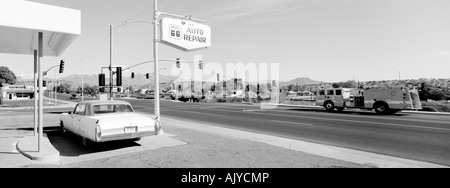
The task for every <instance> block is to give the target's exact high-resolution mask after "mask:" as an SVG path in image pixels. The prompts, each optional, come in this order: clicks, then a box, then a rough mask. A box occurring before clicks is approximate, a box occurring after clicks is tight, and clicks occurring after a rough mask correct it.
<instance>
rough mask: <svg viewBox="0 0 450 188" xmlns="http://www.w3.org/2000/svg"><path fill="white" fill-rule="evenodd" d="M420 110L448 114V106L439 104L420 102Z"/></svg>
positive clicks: (449, 106)
mask: <svg viewBox="0 0 450 188" xmlns="http://www.w3.org/2000/svg"><path fill="white" fill-rule="evenodd" d="M422 108H423V111H429V112H450V104H445V103H439V102H422Z"/></svg>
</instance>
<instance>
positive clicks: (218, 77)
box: [217, 73, 220, 82]
mask: <svg viewBox="0 0 450 188" xmlns="http://www.w3.org/2000/svg"><path fill="white" fill-rule="evenodd" d="M217 81H218V82H219V81H220V74H219V73H217Z"/></svg>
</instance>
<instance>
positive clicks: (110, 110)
mask: <svg viewBox="0 0 450 188" xmlns="http://www.w3.org/2000/svg"><path fill="white" fill-rule="evenodd" d="M132 112H134V111H133V108H132V107H131V106H130V105H126V104H102V105H94V107H93V113H94V114H115V113H132Z"/></svg>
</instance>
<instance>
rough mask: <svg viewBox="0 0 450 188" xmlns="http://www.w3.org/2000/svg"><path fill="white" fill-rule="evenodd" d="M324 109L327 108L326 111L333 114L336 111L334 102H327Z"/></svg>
mask: <svg viewBox="0 0 450 188" xmlns="http://www.w3.org/2000/svg"><path fill="white" fill-rule="evenodd" d="M323 106H324V107H325V109H326V110H327V111H328V112H332V111H333V110H334V103H333V102H329V101H328V102H326V103H325V104H324V105H323Z"/></svg>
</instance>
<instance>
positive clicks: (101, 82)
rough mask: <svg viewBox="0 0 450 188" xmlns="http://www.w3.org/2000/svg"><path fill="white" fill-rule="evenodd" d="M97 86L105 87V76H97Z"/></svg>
mask: <svg viewBox="0 0 450 188" xmlns="http://www.w3.org/2000/svg"><path fill="white" fill-rule="evenodd" d="M98 86H100V87H103V86H106V77H105V74H99V75H98Z"/></svg>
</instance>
